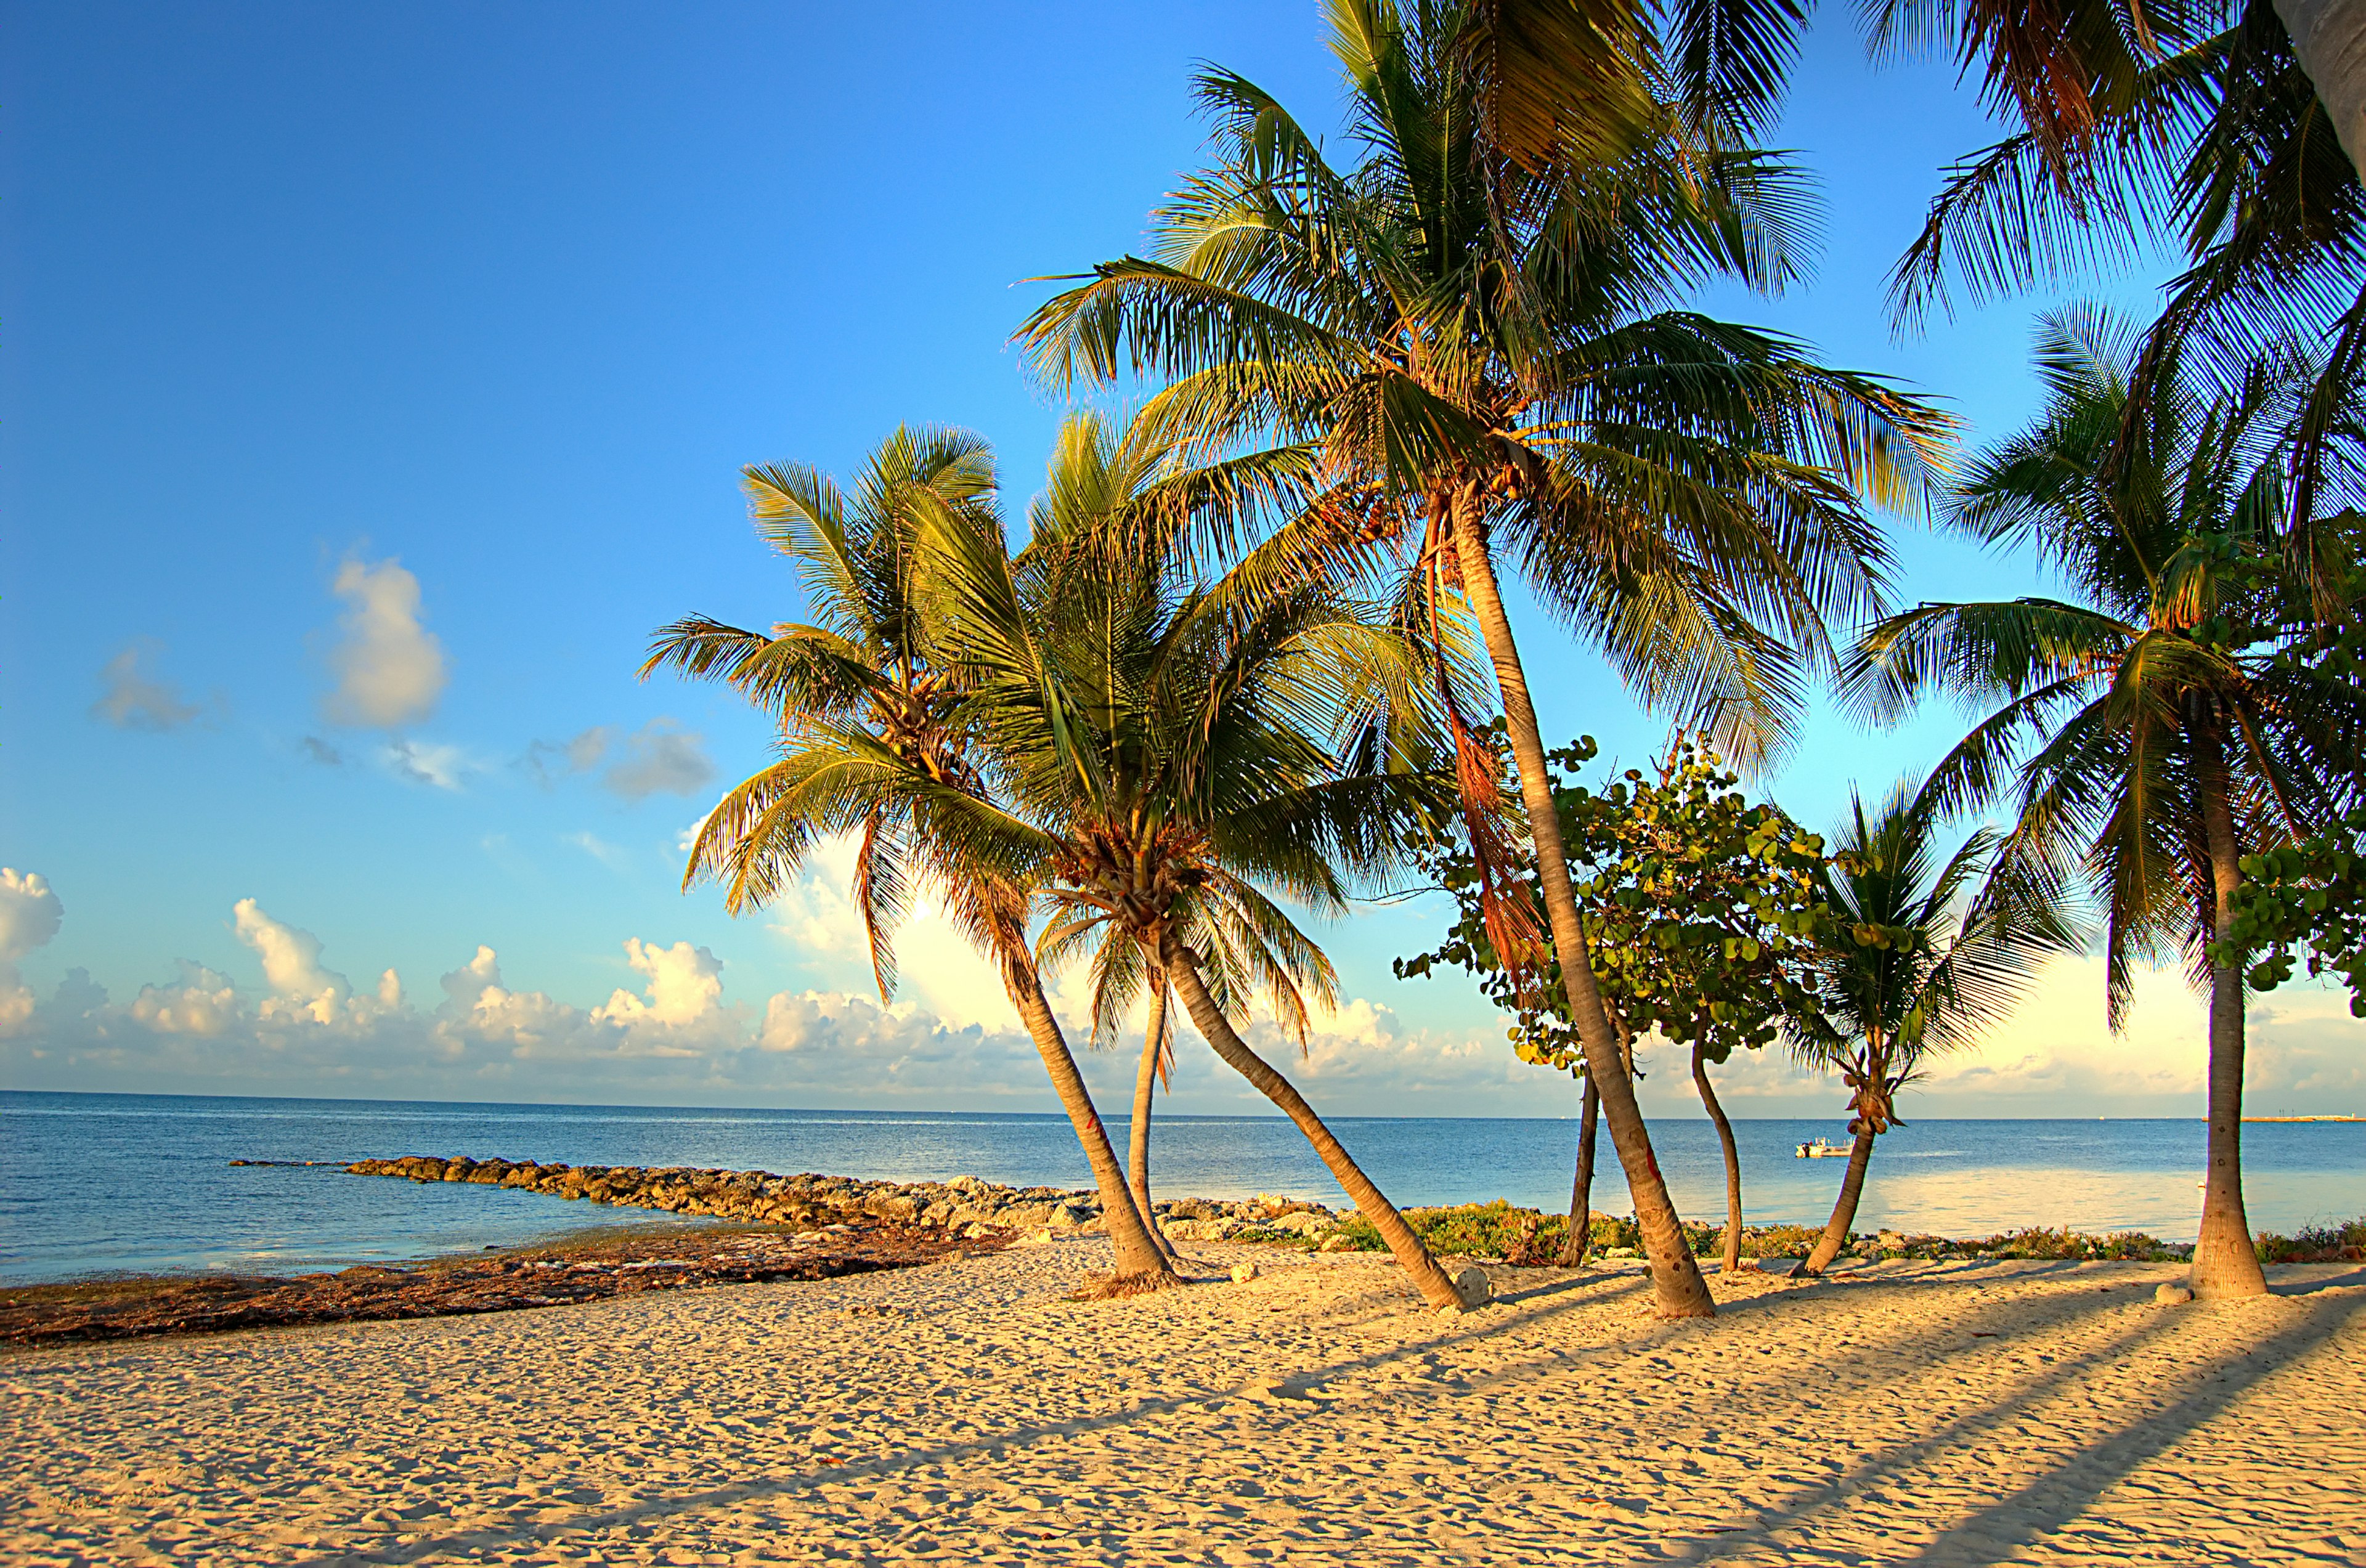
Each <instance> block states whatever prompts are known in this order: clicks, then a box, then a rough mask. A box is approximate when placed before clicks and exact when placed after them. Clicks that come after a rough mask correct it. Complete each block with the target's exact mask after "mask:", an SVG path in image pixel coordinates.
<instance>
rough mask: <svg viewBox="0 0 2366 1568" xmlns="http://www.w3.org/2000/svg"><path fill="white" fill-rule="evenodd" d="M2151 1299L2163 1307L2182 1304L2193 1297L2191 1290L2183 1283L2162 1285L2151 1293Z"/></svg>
mask: <svg viewBox="0 0 2366 1568" xmlns="http://www.w3.org/2000/svg"><path fill="white" fill-rule="evenodd" d="M2152 1299H2153V1300H2154V1301H2156V1302H2158V1303H2160V1304H2161V1305H2162V1306H2165V1307H2173V1306H2183V1305H2184V1304H2185V1303H2188V1302H2190V1301H2191V1300H2192V1299H2193V1292H2191V1291H2190V1290H2188V1289H2186V1288H2185V1287H2184V1286H2183V1285H2163V1286H2161V1287H2160V1289H2158V1290H2157V1291H2155V1292H2153V1293H2152Z"/></svg>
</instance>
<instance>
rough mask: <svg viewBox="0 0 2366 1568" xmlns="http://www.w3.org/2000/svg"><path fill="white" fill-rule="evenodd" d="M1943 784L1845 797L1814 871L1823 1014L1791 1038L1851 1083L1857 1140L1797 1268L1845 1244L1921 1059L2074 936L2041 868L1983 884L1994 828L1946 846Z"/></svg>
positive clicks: (2008, 1004)
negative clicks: (1869, 809)
mask: <svg viewBox="0 0 2366 1568" xmlns="http://www.w3.org/2000/svg"><path fill="white" fill-rule="evenodd" d="M1943 795H1944V792H1943V791H1938V790H1934V789H1932V787H1931V786H1929V785H1927V784H1920V783H1919V782H1918V781H1916V780H1912V779H1908V780H1906V781H1904V782H1902V783H1900V784H1898V785H1897V787H1896V788H1894V789H1893V790H1891V792H1890V794H1889V795H1888V797H1887V799H1885V800H1884V801H1883V802H1882V803H1881V805H1880V807H1878V808H1877V809H1876V810H1875V811H1874V812H1873V813H1872V814H1871V815H1870V816H1868V815H1867V814H1866V812H1865V801H1864V799H1863V798H1862V797H1859V796H1853V797H1852V798H1851V800H1850V811H1849V816H1848V818H1846V819H1845V820H1843V821H1842V823H1841V824H1840V826H1839V830H1838V831H1837V833H1836V834H1835V835H1834V838H1833V850H1832V853H1831V859H1830V861H1829V862H1828V863H1827V866H1826V869H1825V870H1824V872H1823V874H1822V882H1823V891H1824V898H1825V901H1826V903H1827V905H1828V906H1829V907H1830V908H1831V914H1832V917H1833V918H1832V919H1831V921H1830V922H1829V923H1828V924H1827V925H1826V927H1825V929H1824V931H1823V940H1822V949H1823V951H1822V953H1821V956H1820V961H1819V962H1818V964H1817V969H1818V971H1819V973H1818V976H1817V981H1818V984H1817V987H1816V989H1817V993H1818V996H1817V1001H1818V1013H1819V1016H1818V1017H1817V1018H1816V1019H1815V1020H1813V1023H1814V1025H1815V1029H1814V1032H1803V1033H1801V1034H1799V1035H1798V1036H1797V1037H1796V1041H1795V1043H1797V1047H1798V1049H1799V1052H1800V1055H1802V1056H1803V1057H1805V1058H1806V1059H1807V1060H1808V1061H1809V1062H1810V1063H1812V1064H1814V1065H1816V1066H1822V1067H1825V1068H1828V1069H1830V1070H1832V1071H1835V1072H1837V1073H1839V1074H1840V1077H1841V1081H1842V1083H1844V1084H1846V1085H1847V1086H1848V1089H1849V1132H1850V1133H1851V1134H1853V1142H1852V1143H1851V1144H1850V1145H1849V1161H1848V1168H1847V1170H1846V1171H1845V1172H1844V1173H1843V1174H1842V1178H1841V1190H1840V1197H1839V1199H1838V1201H1835V1202H1834V1203H1833V1204H1832V1215H1831V1220H1830V1222H1828V1223H1827V1224H1825V1226H1824V1234H1823V1235H1822V1236H1820V1238H1819V1239H1818V1240H1817V1242H1816V1245H1815V1247H1813V1248H1812V1249H1811V1250H1810V1251H1809V1252H1808V1257H1807V1260H1806V1261H1805V1262H1803V1263H1801V1264H1800V1265H1799V1267H1798V1269H1797V1272H1799V1273H1801V1274H1808V1275H1814V1274H1820V1273H1822V1272H1823V1271H1824V1269H1825V1268H1826V1267H1827V1266H1828V1265H1830V1264H1831V1260H1832V1259H1833V1258H1836V1257H1838V1256H1839V1255H1840V1250H1841V1248H1842V1247H1843V1246H1845V1245H1846V1244H1847V1242H1848V1238H1849V1227H1850V1226H1851V1225H1852V1224H1853V1223H1854V1222H1855V1219H1856V1210H1857V1203H1858V1201H1859V1200H1860V1199H1862V1198H1863V1197H1864V1195H1865V1171H1866V1168H1868V1167H1869V1166H1870V1165H1871V1163H1872V1160H1873V1145H1874V1140H1875V1139H1876V1138H1877V1137H1879V1136H1880V1135H1881V1134H1884V1133H1886V1132H1887V1131H1888V1130H1889V1129H1890V1128H1892V1127H1895V1126H1898V1125H1901V1123H1900V1122H1899V1121H1898V1111H1897V1106H1896V1100H1897V1096H1898V1090H1899V1089H1902V1088H1904V1087H1905V1086H1906V1085H1907V1084H1909V1083H1911V1082H1912V1081H1913V1080H1914V1079H1915V1077H1917V1076H1919V1075H1920V1073H1921V1070H1922V1066H1923V1064H1924V1063H1925V1062H1926V1061H1927V1060H1928V1059H1929V1058H1930V1057H1931V1056H1932V1055H1936V1054H1938V1053H1940V1052H1942V1051H1945V1050H1949V1049H1952V1048H1954V1047H1956V1046H1960V1045H1964V1044H1967V1043H1971V1042H1973V1041H1974V1040H1976V1039H1977V1037H1978V1035H1979V1033H1980V1032H1981V1031H1983V1030H1985V1029H1987V1028H1988V1027H1989V1026H1990V1025H1992V1024H1994V1023H1996V1022H1998V1021H2000V1020H2002V1019H2003V1018H2004V1017H2005V1015H2006V1014H2007V1013H2009V1012H2010V1011H2011V1008H2012V1005H2013V1003H2014V1001H2015V1000H2016V999H2017V998H2018V997H2019V995H2020V993H2021V990H2022V987H2024V986H2025V985H2027V983H2028V982H2029V980H2030V979H2031V978H2032V977H2033V976H2034V974H2035V972H2036V970H2037V968H2038V966H2039V965H2040V964H2043V963H2044V962H2045V960H2046V959H2048V958H2050V957H2053V956H2055V955H2056V954H2058V953H2067V952H2070V951H2072V950H2074V949H2075V948H2076V946H2077V942H2078V939H2077V935H2076V933H2075V932H2074V931H2072V929H2071V927H2070V926H2069V924H2068V922H2067V920H2066V919H2065V918H2064V916H2063V913H2062V910H2061V907H2060V900H2059V897H2058V896H2057V894H2056V890H2055V888H2054V886H2053V885H2052V884H2050V883H2048V882H2047V881H2045V879H2044V878H2043V877H2034V876H2029V875H2026V874H2019V873H2018V872H2017V871H2013V870H2009V871H2008V872H2007V873H2006V874H2001V875H1999V876H1997V877H1995V878H1993V879H1992V880H1990V881H1989V884H1988V885H1987V886H1985V887H1983V886H1979V884H1980V882H1981V879H1982V876H1983V874H1984V873H1986V872H1987V871H1988V870H1989V867H1990V865H1991V864H1992V863H1993V861H1994V859H1995V855H1996V852H1997V848H1998V845H1999V843H2000V840H2001V837H2002V835H2001V834H2000V833H1999V832H1998V831H1997V830H1996V829H1980V830H1979V831H1977V832H1975V833H1974V834H1972V835H1971V837H1970V838H1968V839H1966V840H1965V841H1964V842H1963V844H1961V845H1960V846H1959V847H1958V848H1957V849H1956V850H1955V852H1954V853H1953V854H1948V855H1943V854H1942V851H1941V846H1940V844H1939V842H1938V838H1939V829H1940V824H1941V819H1942V816H1943V804H1942V802H1943ZM1976 893H1977V897H1975V894H1976Z"/></svg>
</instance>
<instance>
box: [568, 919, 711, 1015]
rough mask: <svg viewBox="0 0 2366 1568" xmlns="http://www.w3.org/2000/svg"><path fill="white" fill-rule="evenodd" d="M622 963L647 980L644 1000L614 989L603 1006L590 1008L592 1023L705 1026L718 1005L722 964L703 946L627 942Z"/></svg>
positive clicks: (625, 991)
mask: <svg viewBox="0 0 2366 1568" xmlns="http://www.w3.org/2000/svg"><path fill="white" fill-rule="evenodd" d="M625 963H627V964H631V965H632V966H633V967H634V968H636V969H637V970H639V971H640V972H641V973H642V974H644V975H646V976H648V977H649V985H648V998H647V999H644V998H640V997H637V996H635V995H633V993H632V992H630V991H627V990H623V989H618V990H616V991H614V993H612V994H611V995H610V996H609V998H608V999H607V1001H606V1002H605V1003H604V1004H603V1005H602V1006H600V1007H597V1008H594V1009H592V1010H591V1017H592V1018H593V1020H594V1021H605V1022H609V1023H621V1024H626V1025H632V1024H639V1023H662V1024H666V1025H669V1026H670V1027H672V1028H675V1029H683V1028H687V1027H689V1026H691V1025H693V1024H696V1023H699V1022H701V1021H704V1020H705V1019H706V1018H707V1017H708V1016H709V1015H710V1014H712V1013H714V1012H715V1010H717V1009H718V1008H719V1007H720V1006H721V1004H722V1001H723V964H722V962H721V961H720V960H718V959H717V958H716V957H715V954H713V953H709V952H708V951H707V950H706V949H704V948H703V947H693V946H691V945H690V943H688V942H675V943H674V944H673V945H672V946H671V947H659V946H658V945H657V944H656V943H654V942H643V941H641V939H640V938H638V937H628V938H626V939H625Z"/></svg>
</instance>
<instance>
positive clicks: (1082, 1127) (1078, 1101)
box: [1001, 953, 1182, 1285]
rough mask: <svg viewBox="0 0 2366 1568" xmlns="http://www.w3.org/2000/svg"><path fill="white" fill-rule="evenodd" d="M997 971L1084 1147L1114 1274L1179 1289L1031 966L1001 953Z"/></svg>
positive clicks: (1026, 960) (1033, 966) (1172, 1271)
mask: <svg viewBox="0 0 2366 1568" xmlns="http://www.w3.org/2000/svg"><path fill="white" fill-rule="evenodd" d="M1001 967H1002V985H1003V989H1004V990H1005V991H1006V992H1007V993H1008V995H1009V997H1010V1005H1011V1006H1012V1007H1014V1008H1017V1009H1018V1010H1019V1018H1020V1021H1021V1022H1022V1023H1024V1024H1025V1025H1026V1026H1027V1035H1028V1038H1029V1039H1031V1040H1032V1041H1034V1042H1035V1050H1036V1053H1037V1055H1041V1056H1042V1058H1043V1069H1044V1071H1046V1072H1048V1073H1050V1074H1051V1075H1052V1089H1053V1093H1055V1094H1057V1095H1058V1096H1059V1097H1060V1107H1061V1109H1062V1110H1064V1111H1066V1112H1067V1113H1068V1124H1069V1125H1070V1126H1072V1127H1074V1128H1075V1129H1076V1142H1078V1143H1079V1144H1082V1145H1084V1148H1085V1163H1086V1164H1087V1165H1089V1166H1091V1167H1092V1170H1093V1185H1094V1186H1095V1187H1096V1188H1098V1190H1099V1191H1100V1199H1101V1223H1102V1224H1103V1225H1104V1226H1105V1227H1106V1228H1107V1229H1108V1231H1109V1236H1110V1245H1111V1246H1112V1247H1114V1248H1115V1250H1116V1254H1117V1264H1116V1267H1117V1272H1118V1273H1119V1274H1120V1275H1121V1276H1126V1277H1132V1278H1139V1279H1142V1280H1144V1282H1146V1283H1156V1284H1161V1285H1175V1284H1181V1283H1182V1280H1181V1278H1180V1277H1179V1276H1177V1274H1176V1272H1175V1270H1174V1269H1171V1268H1169V1267H1167V1263H1166V1253H1164V1252H1163V1251H1161V1250H1160V1249H1159V1246H1158V1243H1157V1242H1156V1241H1155V1240H1153V1239H1152V1238H1151V1235H1150V1231H1149V1227H1148V1226H1147V1225H1146V1224H1144V1222H1143V1218H1142V1214H1141V1212H1140V1211H1139V1210H1137V1209H1135V1207H1134V1206H1133V1193H1132V1191H1131V1190H1129V1189H1128V1188H1127V1187H1126V1184H1125V1172H1124V1171H1123V1170H1121V1169H1120V1168H1118V1163H1117V1154H1116V1152H1115V1151H1114V1150H1112V1149H1111V1148H1110V1141H1109V1129H1108V1128H1106V1127H1104V1126H1103V1125H1101V1118H1100V1112H1099V1111H1095V1110H1094V1109H1093V1097H1092V1095H1091V1093H1090V1092H1089V1091H1087V1089H1086V1088H1085V1078H1084V1075H1083V1074H1082V1073H1079V1072H1078V1071H1076V1057H1075V1056H1073V1055H1070V1054H1069V1051H1068V1042H1067V1040H1066V1038H1065V1036H1064V1035H1062V1034H1061V1032H1060V1022H1059V1020H1057V1019H1055V1018H1053V1016H1052V1004H1051V1003H1050V1002H1048V1001H1046V1000H1045V999H1044V997H1043V985H1042V979H1041V978H1040V977H1039V976H1037V975H1036V973H1035V965H1034V964H1032V963H1031V962H1030V961H1029V960H1028V959H1026V958H1025V957H1024V956H1023V955H1015V954H1010V953H1005V954H1003V955H1002V965H1001Z"/></svg>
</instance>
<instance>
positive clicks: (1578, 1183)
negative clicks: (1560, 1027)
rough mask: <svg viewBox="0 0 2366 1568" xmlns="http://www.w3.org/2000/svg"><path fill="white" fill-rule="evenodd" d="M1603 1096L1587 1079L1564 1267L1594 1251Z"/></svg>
mask: <svg viewBox="0 0 2366 1568" xmlns="http://www.w3.org/2000/svg"><path fill="white" fill-rule="evenodd" d="M1601 1111H1602V1097H1601V1096H1600V1095H1598V1094H1596V1093H1594V1079H1593V1078H1592V1077H1588V1078H1587V1079H1586V1080H1585V1099H1584V1100H1583V1104H1582V1106H1581V1107H1580V1109H1579V1111H1578V1113H1577V1114H1578V1122H1577V1175H1576V1177H1575V1179H1572V1181H1571V1183H1570V1187H1569V1235H1568V1236H1567V1237H1566V1238H1565V1239H1564V1240H1563V1241H1562V1242H1561V1244H1560V1266H1561V1267H1562V1268H1564V1269H1576V1268H1579V1267H1582V1266H1583V1264H1584V1262H1585V1259H1586V1255H1587V1254H1589V1253H1591V1252H1592V1251H1593V1250H1594V1129H1595V1126H1596V1124H1597V1123H1599V1122H1601V1120H1602V1115H1601Z"/></svg>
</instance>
